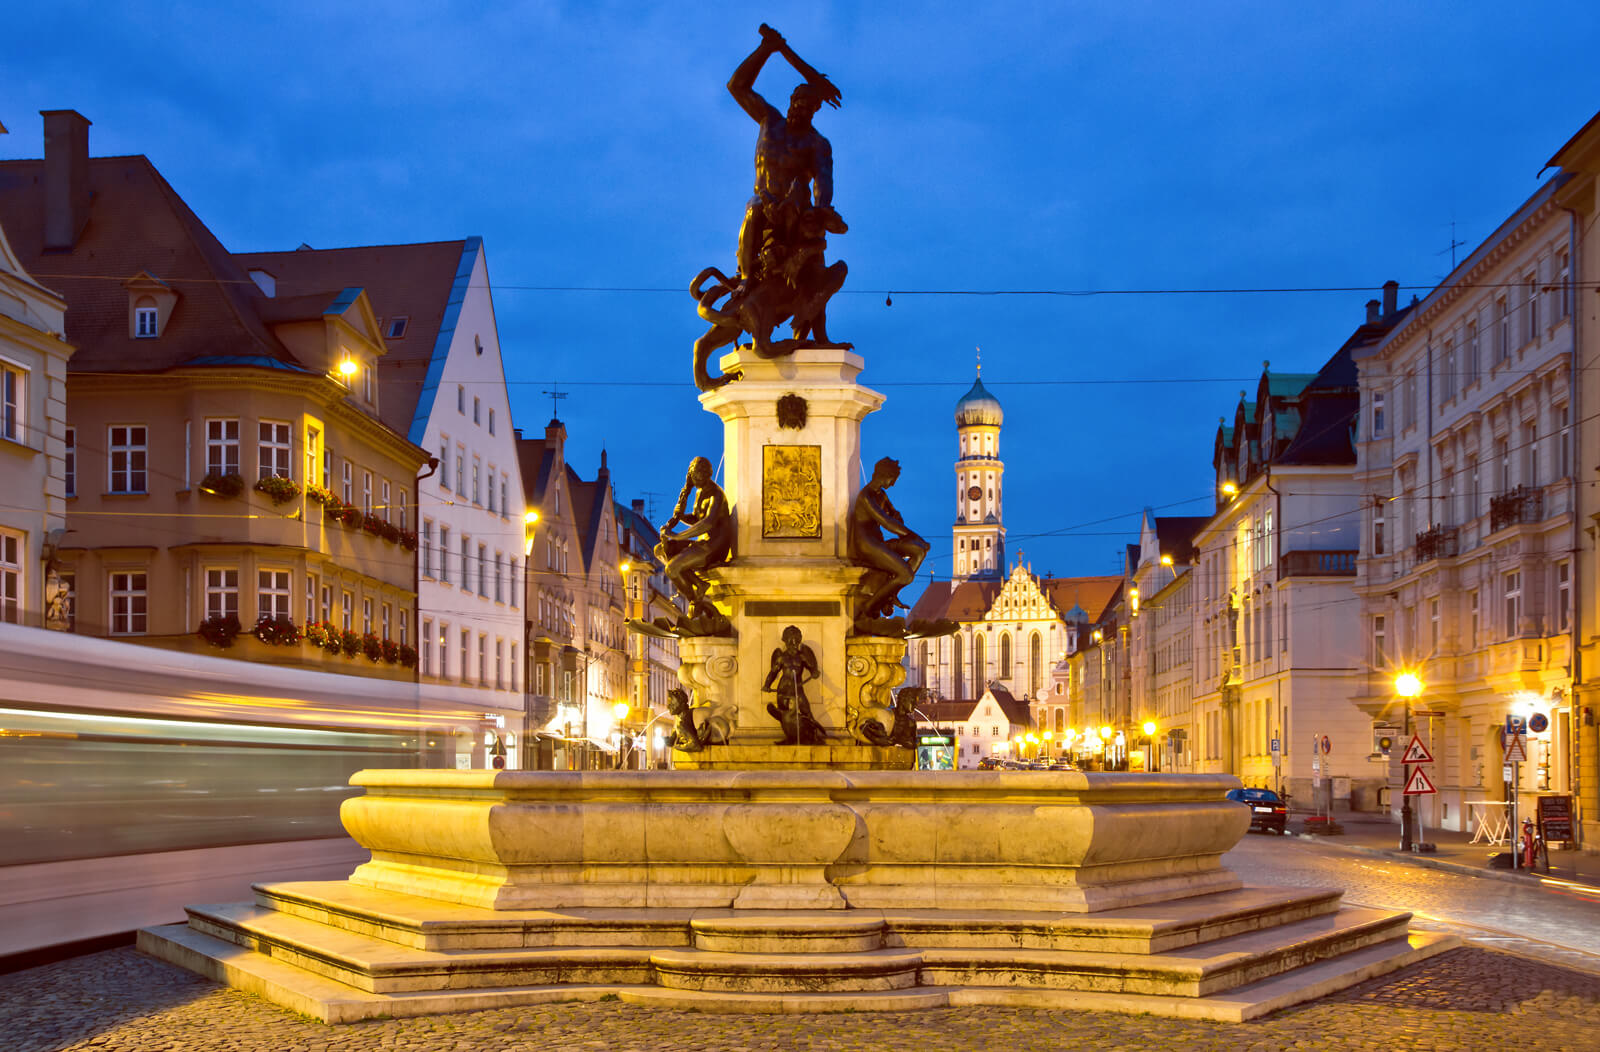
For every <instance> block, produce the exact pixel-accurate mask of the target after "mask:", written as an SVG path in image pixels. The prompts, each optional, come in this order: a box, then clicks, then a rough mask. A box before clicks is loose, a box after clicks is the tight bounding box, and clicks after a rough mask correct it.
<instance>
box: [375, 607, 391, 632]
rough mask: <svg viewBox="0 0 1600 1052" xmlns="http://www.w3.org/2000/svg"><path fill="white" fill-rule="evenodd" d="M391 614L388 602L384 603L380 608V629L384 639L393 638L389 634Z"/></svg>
mask: <svg viewBox="0 0 1600 1052" xmlns="http://www.w3.org/2000/svg"><path fill="white" fill-rule="evenodd" d="M389 616H390V606H389V604H388V603H384V604H383V606H381V607H379V608H378V631H379V634H381V635H382V636H383V638H384V639H390V638H392V637H391V636H390V635H389Z"/></svg>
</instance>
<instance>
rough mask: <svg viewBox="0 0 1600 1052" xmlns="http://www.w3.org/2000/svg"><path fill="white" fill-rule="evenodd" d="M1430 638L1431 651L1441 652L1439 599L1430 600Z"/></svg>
mask: <svg viewBox="0 0 1600 1052" xmlns="http://www.w3.org/2000/svg"><path fill="white" fill-rule="evenodd" d="M1428 639H1429V645H1430V646H1431V647H1432V650H1431V653H1434V654H1437V653H1438V652H1439V600H1437V599H1429V600H1428Z"/></svg>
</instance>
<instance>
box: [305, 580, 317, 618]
mask: <svg viewBox="0 0 1600 1052" xmlns="http://www.w3.org/2000/svg"><path fill="white" fill-rule="evenodd" d="M316 619H317V575H316V574H313V573H308V574H306V621H305V623H306V624H308V625H309V624H311V622H313V621H315V620H316Z"/></svg>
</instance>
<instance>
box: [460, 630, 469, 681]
mask: <svg viewBox="0 0 1600 1052" xmlns="http://www.w3.org/2000/svg"><path fill="white" fill-rule="evenodd" d="M471 661H472V633H471V632H470V631H469V630H467V629H465V628H463V629H462V630H461V668H460V670H459V671H460V672H461V682H463V683H465V682H467V666H468V665H469V664H470V663H471Z"/></svg>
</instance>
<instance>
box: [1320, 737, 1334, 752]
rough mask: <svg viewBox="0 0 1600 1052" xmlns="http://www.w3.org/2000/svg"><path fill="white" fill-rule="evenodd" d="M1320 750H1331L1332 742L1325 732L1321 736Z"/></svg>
mask: <svg viewBox="0 0 1600 1052" xmlns="http://www.w3.org/2000/svg"><path fill="white" fill-rule="evenodd" d="M1322 751H1323V752H1325V753H1329V752H1332V751H1333V742H1332V741H1331V740H1330V739H1329V738H1328V736H1327V735H1326V734H1324V735H1323V736H1322Z"/></svg>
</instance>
